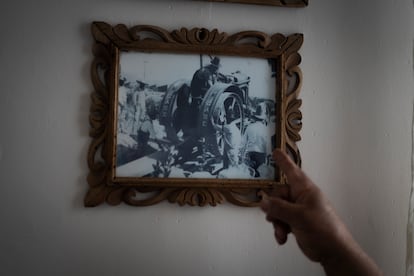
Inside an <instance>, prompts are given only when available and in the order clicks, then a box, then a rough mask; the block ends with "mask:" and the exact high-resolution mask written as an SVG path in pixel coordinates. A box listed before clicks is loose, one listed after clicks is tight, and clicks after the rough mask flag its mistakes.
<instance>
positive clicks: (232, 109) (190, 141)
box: [115, 52, 278, 180]
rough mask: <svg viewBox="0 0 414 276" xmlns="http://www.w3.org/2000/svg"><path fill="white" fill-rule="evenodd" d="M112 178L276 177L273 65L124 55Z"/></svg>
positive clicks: (183, 56)
mask: <svg viewBox="0 0 414 276" xmlns="http://www.w3.org/2000/svg"><path fill="white" fill-rule="evenodd" d="M119 61H120V64H119V81H118V90H117V91H118V93H117V99H116V101H117V120H116V128H117V130H116V149H115V156H116V160H115V162H116V163H115V164H116V168H115V177H158V178H227V179H267V180H273V179H274V178H275V170H274V164H273V160H272V159H271V153H272V150H273V149H274V148H275V147H276V145H275V142H276V141H275V134H276V133H275V131H276V127H275V126H276V123H275V122H276V116H277V114H278V113H277V112H276V105H275V91H276V80H275V78H276V73H275V72H276V68H275V67H276V64H275V60H267V59H263V58H246V57H230V56H209V55H193V54H191V55H189V54H162V53H141V52H121V53H120V58H119Z"/></svg>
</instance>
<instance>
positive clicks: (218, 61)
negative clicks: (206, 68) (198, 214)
mask: <svg viewBox="0 0 414 276" xmlns="http://www.w3.org/2000/svg"><path fill="white" fill-rule="evenodd" d="M210 63H211V65H214V66H215V67H217V68H218V67H219V66H220V59H219V58H218V57H214V58H213V59H212V60H211V61H210Z"/></svg>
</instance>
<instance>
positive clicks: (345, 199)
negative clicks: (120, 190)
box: [0, 0, 414, 276]
mask: <svg viewBox="0 0 414 276" xmlns="http://www.w3.org/2000/svg"><path fill="white" fill-rule="evenodd" d="M94 20H103V21H107V22H109V23H112V24H116V23H125V24H128V25H130V26H131V25H134V24H153V25H158V26H161V27H164V28H167V29H170V30H172V29H176V28H180V27H187V28H192V27H206V28H209V29H212V28H218V29H219V30H221V31H226V32H229V33H232V32H236V31H241V30H246V29H253V30H261V31H265V32H268V33H275V32H282V33H284V34H290V33H293V32H301V33H304V35H305V43H304V45H303V48H302V50H301V54H302V57H303V62H302V66H301V67H302V70H303V73H304V85H303V89H302V95H301V97H302V99H303V107H302V112H303V116H304V119H303V123H304V126H303V130H302V132H301V134H302V138H303V141H302V142H301V143H300V144H299V145H300V148H301V151H302V155H303V167H304V169H305V170H306V171H307V172H308V174H309V175H310V176H311V177H312V178H314V180H315V181H316V182H317V183H318V184H319V185H320V186H321V188H322V189H323V190H324V191H325V192H326V193H327V194H328V196H329V197H330V198H331V200H332V202H333V204H334V205H335V206H336V208H337V209H338V212H339V213H340V215H341V216H342V217H343V219H344V220H345V221H346V223H347V224H348V225H349V227H350V229H351V231H352V232H353V234H354V235H355V238H356V239H357V240H358V241H359V242H360V243H361V244H362V246H363V247H364V248H365V249H366V250H367V251H368V253H369V254H370V255H371V256H373V258H374V259H375V260H376V261H377V262H378V263H379V265H380V266H381V267H382V269H383V270H384V272H385V274H386V275H403V274H404V271H405V251H406V237H405V235H406V234H405V232H406V223H407V215H408V202H409V192H410V184H411V163H410V162H411V159H410V158H411V150H412V149H411V147H412V145H411V123H412V117H413V114H412V105H413V87H414V81H413V37H414V9H413V3H412V1H411V0H406V1H403V0H401V1H389V0H371V1H360V0H351V1H340V0H319V1H318V0H311V1H310V5H309V6H308V7H307V8H304V9H284V8H276V7H262V6H254V5H238V4H223V3H207V2H202V1H166V2H160V1H148V2H143V1H131V0H107V1H96V0H95V1H92V0H91V1H81V0H72V1H52V0H39V1H29V0H26V1H24V0H20V1H17V0H13V1H3V2H2V5H1V9H0V37H1V42H0V63H1V66H0V79H1V81H0V126H1V128H0V129H1V130H0V218H1V223H0V274H1V275H88V276H89V275H121V276H124V275H125V276H126V275H200V276H203V275H246V276H247V275H293V276H295V275H322V274H323V273H322V270H321V268H320V267H319V265H317V264H314V263H311V262H309V261H308V260H306V259H305V258H304V257H303V256H302V255H301V254H300V252H299V250H298V248H297V246H296V243H295V241H294V239H291V240H290V241H289V242H288V244H287V245H286V246H284V247H278V246H276V244H275V242H274V240H273V234H272V227H271V225H270V224H268V223H267V222H265V220H264V215H263V214H262V213H261V212H260V210H258V209H248V208H239V207H235V206H231V205H230V204H223V205H221V206H218V207H214V208H213V207H206V208H199V207H195V208H194V207H179V206H176V205H172V204H169V203H163V204H159V205H157V206H153V207H148V208H132V207H128V206H126V205H121V206H117V207H108V206H106V205H103V206H101V207H98V208H92V209H86V208H84V207H83V205H82V200H83V196H84V194H85V192H86V188H87V184H86V181H85V178H86V175H87V171H88V170H87V166H86V153H87V149H88V145H89V142H90V140H89V137H88V129H89V127H88V112H89V104H90V101H89V95H90V92H91V91H92V85H91V82H90V77H89V66H90V62H91V59H92V54H91V45H92V38H91V35H90V23H91V21H94Z"/></svg>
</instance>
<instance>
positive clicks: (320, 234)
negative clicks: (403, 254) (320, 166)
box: [261, 150, 381, 275]
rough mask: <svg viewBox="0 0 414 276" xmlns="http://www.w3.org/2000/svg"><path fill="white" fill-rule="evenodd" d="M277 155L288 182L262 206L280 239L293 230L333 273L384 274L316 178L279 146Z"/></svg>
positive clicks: (306, 250) (302, 246)
mask: <svg viewBox="0 0 414 276" xmlns="http://www.w3.org/2000/svg"><path fill="white" fill-rule="evenodd" d="M273 158H274V160H275V162H276V164H277V165H278V166H279V167H280V169H281V170H282V171H283V172H284V174H285V175H286V178H287V183H288V185H286V186H279V187H276V189H275V190H274V191H273V192H272V193H271V194H270V195H269V196H264V198H263V201H262V204H261V208H262V210H263V211H264V212H265V213H266V219H267V220H268V221H269V222H271V223H272V224H273V226H274V231H275V237H276V240H277V242H278V243H279V244H284V243H285V242H286V241H287V238H288V235H289V233H293V235H294V236H295V238H296V241H297V243H298V245H299V247H300V249H301V250H302V252H303V253H304V254H305V255H306V256H307V257H308V258H309V259H310V260H312V261H316V262H320V263H321V264H322V265H323V266H324V268H325V271H326V272H327V273H328V274H329V273H332V274H330V275H381V273H380V272H379V269H378V268H377V266H376V265H375V263H373V262H372V260H371V259H370V258H369V257H368V256H367V255H366V254H365V253H364V252H363V250H362V249H361V248H360V247H359V245H358V244H357V243H356V242H355V241H354V239H353V237H352V235H351V234H350V233H349V231H348V230H347V228H346V226H345V225H344V223H343V222H342V221H341V220H340V219H339V217H338V216H337V214H336V213H335V211H334V209H333V207H332V205H331V204H330V202H329V201H328V199H327V198H326V197H325V195H324V194H323V193H322V192H321V191H320V189H319V188H318V187H317V186H316V185H315V184H314V183H313V182H312V180H311V179H310V178H308V177H307V176H306V174H305V173H304V172H303V171H302V170H301V169H300V168H299V167H298V166H296V164H295V163H294V162H293V161H292V160H291V159H290V158H289V157H288V156H287V155H286V154H285V153H283V152H282V151H280V150H276V151H275V152H274V153H273ZM342 273H343V274H342ZM346 273H350V274H346ZM364 273H368V274H364Z"/></svg>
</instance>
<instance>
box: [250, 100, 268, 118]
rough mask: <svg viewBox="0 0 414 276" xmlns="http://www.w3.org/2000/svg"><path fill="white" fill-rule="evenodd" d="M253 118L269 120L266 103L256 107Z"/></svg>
mask: <svg viewBox="0 0 414 276" xmlns="http://www.w3.org/2000/svg"><path fill="white" fill-rule="evenodd" d="M253 116H254V117H255V118H257V119H259V120H266V119H268V118H269V109H268V107H267V105H266V103H264V102H261V103H259V104H258V105H257V107H256V112H255V113H254V114H253Z"/></svg>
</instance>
